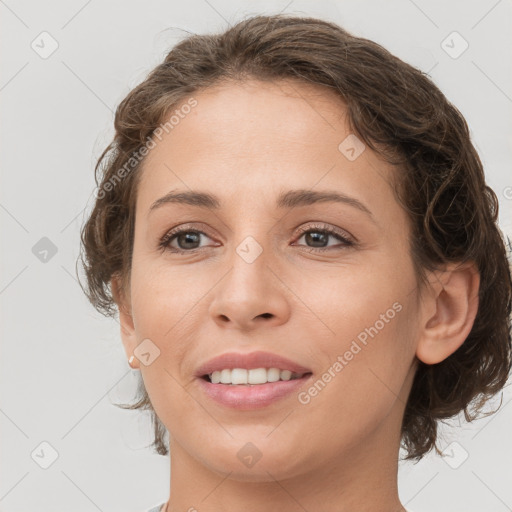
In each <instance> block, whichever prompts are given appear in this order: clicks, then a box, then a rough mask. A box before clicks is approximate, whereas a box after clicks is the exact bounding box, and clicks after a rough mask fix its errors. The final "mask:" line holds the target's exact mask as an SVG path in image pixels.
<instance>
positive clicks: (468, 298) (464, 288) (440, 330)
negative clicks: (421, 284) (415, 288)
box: [416, 262, 480, 364]
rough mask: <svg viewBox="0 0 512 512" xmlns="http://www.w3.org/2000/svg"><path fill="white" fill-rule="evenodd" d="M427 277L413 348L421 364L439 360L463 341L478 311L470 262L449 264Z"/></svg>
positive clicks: (475, 272)
mask: <svg viewBox="0 0 512 512" xmlns="http://www.w3.org/2000/svg"><path fill="white" fill-rule="evenodd" d="M431 277H432V279H431V280H430V283H431V285H432V286H431V288H430V290H429V292H428V293H426V294H425V297H426V298H425V299H424V301H423V311H424V313H423V319H422V325H420V329H421V332H420V337H419V340H418V344H417V348H416V356H417V357H418V359H419V360H420V361H422V362H424V363H425V364H436V363H439V362H441V361H443V360H444V359H446V358H447V357H448V356H450V355H451V354H453V353H454V352H455V351H456V350H457V349H458V348H459V347H460V346H461V345H462V344H463V343H464V341H465V340H466V338H467V336H468V335H469V333H470V331H471V329H472V327H473V323H474V321H475V317H476V314H477V311H478V290H479V287H480V275H479V272H478V269H477V267H476V265H475V264H474V263H473V262H470V263H465V264H450V265H448V266H447V268H446V269H444V270H443V271H436V272H434V273H433V275H432V276H431Z"/></svg>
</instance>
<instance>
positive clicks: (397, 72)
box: [80, 14, 512, 460]
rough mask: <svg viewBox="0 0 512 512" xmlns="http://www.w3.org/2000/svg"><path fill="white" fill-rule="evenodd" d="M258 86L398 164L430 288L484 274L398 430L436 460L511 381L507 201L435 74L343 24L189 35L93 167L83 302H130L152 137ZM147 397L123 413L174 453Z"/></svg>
mask: <svg viewBox="0 0 512 512" xmlns="http://www.w3.org/2000/svg"><path fill="white" fill-rule="evenodd" d="M250 78H256V79H258V80H268V81H279V80H283V79H285V80H289V79H292V80H296V81H298V82H302V83H308V84H311V83H312V84H316V85H318V86H323V87H326V88H328V89H329V90H330V91H334V92H335V93H337V94H338V95H339V97H341V98H342V99H343V101H344V102H345V104H346V106H347V112H348V122H349V125H350V128H351V129H352V131H353V132H354V133H356V134H357V135H358V136H359V137H360V138H361V139H362V140H363V141H364V142H365V143H366V144H367V145H368V146H369V147H370V148H371V149H373V150H374V151H376V152H378V153H379V154H380V155H382V156H383V157H385V158H386V160H387V161H389V162H390V163H393V164H398V165H399V172H398V171H397V172H396V176H394V178H393V179H394V193H395V195H396V198H397V201H399V203H400V204H401V205H402V206H403V208H404V210H405V211H406V212H407V214H408V218H409V221H410V225H411V231H412V238H411V242H410V244H411V246H410V251H411V257H412V260H413V263H414V268H415V272H416V276H417V278H418V282H419V283H420V284H421V287H420V289H422V288H423V286H424V285H425V284H426V275H427V271H430V270H435V269H437V268H440V267H441V266H442V265H443V264H446V263H448V262H461V263H464V262H467V261H471V262H473V263H475V264H476V266H477V268H478V271H479V274H480V288H479V307H478V312H477V315H476V318H475V321H474V324H473V327H472V329H471V332H470V333H469V335H468V336H467V338H466V340H465V341H464V343H463V344H462V345H461V346H460V347H459V348H458V349H457V350H456V351H455V352H454V353H453V354H451V355H450V356H449V357H447V358H446V359H445V360H444V361H441V362H439V363H437V364H432V365H428V364H424V363H423V362H421V361H419V364H418V367H417V370H416V373H415V376H414V381H413V384H412V388H411V391H410V394H409V397H408V401H407V404H406V408H405V412H404V417H403V422H402V429H401V446H402V447H403V448H405V449H406V452H407V456H406V457H405V459H415V460H420V459H421V458H422V457H423V456H424V455H425V454H426V453H428V452H429V451H430V450H431V449H432V448H433V447H435V449H436V451H437V452H438V453H440V451H439V449H438V447H437V445H436V438H437V426H438V425H437V422H438V420H442V419H446V418H450V417H452V416H455V415H456V414H458V413H459V412H461V411H464V414H465V418H466V420H467V421H472V420H473V419H475V418H476V416H477V413H478V412H479V411H480V409H481V408H482V406H483V405H484V404H485V402H486V401H487V400H488V399H489V398H490V397H492V396H493V395H495V394H496V393H498V392H499V391H500V390H501V389H502V388H503V387H504V386H505V384H506V382H507V379H508V377H509V374H510V369H511V351H512V347H511V314H510V313H511V290H512V281H511V270H510V263H509V261H508V259H507V250H506V243H505V239H504V236H503V234H502V233H501V231H500V230H499V228H498V225H497V219H498V200H497V197H496V194H495V193H494V192H493V190H492V189H491V188H490V187H489V186H487V185H486V183H485V176H484V171H483V167H482V163H481V160H480V158H479V156H478V154H477V152H476V150H475V148H474V146H473V144H472V142H471V140H470V134H469V130H468V126H467V123H466V121H465V119H464V117H463V116H462V114H461V113H460V112H459V111H458V110H457V108H456V107H455V106H453V105H452V104H451V103H450V102H449V101H448V100H447V99H446V97H445V96H444V95H443V94H442V92H441V91H440V90H439V89H438V88H437V87H436V85H435V84H434V83H433V82H432V81H431V80H430V78H428V76H427V75H426V73H424V72H422V71H420V70H419V69H417V68H415V67H413V66H411V65H409V64H407V63H405V62H403V61H402V60H400V59H399V58H397V57H396V56H394V55H392V54H391V53H390V52H388V51H387V50H386V49H384V48H383V47H382V46H380V45H379V44H377V43H375V42H373V41H371V40H368V39H364V38H360V37H355V36H353V35H351V34H350V33H348V32H347V31H346V30H344V29H343V28H341V27H339V26H338V25H336V24H334V23H331V22H327V21H323V20H320V19H315V18H308V17H297V16H288V15H286V14H279V15H272V16H253V17H249V18H247V19H245V20H243V21H240V22H239V23H238V24H236V25H235V26H233V27H231V28H229V29H228V30H227V31H225V32H223V33H220V34H214V35H191V36H187V37H186V38H185V39H183V40H182V41H180V42H179V43H178V44H177V45H175V46H174V48H172V49H171V51H170V52H169V53H168V54H167V55H166V57H165V59H164V61H163V62H162V63H161V64H159V65H158V66H156V68H154V69H153V70H152V71H151V72H150V73H149V74H148V76H147V78H146V79H145V80H144V81H143V82H142V83H141V84H139V85H138V86H137V87H135V88H134V89H133V90H132V91H131V92H130V93H129V94H128V95H127V96H126V98H124V99H123V100H122V101H121V103H120V104H119V106H118V108H117V110H116V114H115V136H114V139H113V141H112V142H111V143H110V144H109V145H108V146H107V148H106V149H105V151H104V152H103V153H102V155H101V156H100V158H99V160H98V162H97V164H96V168H95V179H96V184H97V186H98V188H97V189H96V190H97V193H96V194H95V196H96V197H95V204H94V207H93V209H92V212H91V213H90V216H89V218H88V219H87V220H86V222H85V224H84V225H83V226H82V230H81V242H82V247H81V249H82V250H81V254H80V260H81V262H82V264H83V266H84V269H85V273H86V278H87V283H86V285H85V286H84V285H82V288H83V290H84V292H85V293H86V295H87V297H88V299H89V300H90V302H91V303H92V304H93V305H94V306H95V307H96V308H97V309H98V311H100V312H101V313H103V314H105V315H107V316H114V315H115V313H116V303H115V301H114V298H113V296H112V290H111V286H110V281H111V279H112V278H113V277H114V276H119V277H121V278H122V287H121V290H122V289H123V287H124V286H125V283H126V282H127V281H126V278H127V276H128V277H129V274H130V270H131V255H132V250H133V239H134V217H135V214H134V208H135V199H136V194H137V184H138V179H139V176H140V174H141V171H140V169H141V167H142V163H143V162H144V158H140V154H141V152H142V153H143V148H144V146H145V145H146V144H147V143H148V141H150V140H151V139H152V137H154V134H155V130H156V129H157V128H158V127H159V126H160V125H161V124H162V123H163V122H164V121H165V120H166V119H168V118H169V115H170V114H171V113H172V111H173V109H176V107H178V106H179V105H180V104H183V103H185V102H186V101H187V99H189V98H190V95H191V94H193V93H194V92H198V91H200V90H202V89H205V88H207V87H210V86H213V85H215V84H218V83H222V82H228V81H244V80H246V79H250ZM141 150H142V151H141ZM134 155H137V158H134ZM128 162H130V169H129V171H127V172H125V173H124V175H123V176H122V179H119V174H120V173H119V171H120V170H121V169H125V170H126V165H127V163H128ZM116 178H117V181H118V183H114V181H113V180H115V179H116ZM109 184H110V186H109ZM98 191H99V192H98ZM138 392H139V396H138V397H137V398H138V402H137V403H135V404H131V405H127V404H124V405H121V407H124V408H130V409H138V408H142V409H147V410H149V411H151V413H152V421H153V427H154V435H155V439H154V442H153V444H152V446H154V447H155V450H156V452H157V453H159V454H162V455H166V454H167V453H168V445H167V444H165V443H164V435H165V434H166V433H167V431H166V428H165V427H164V425H163V424H162V423H161V422H160V420H159V418H158V416H157V415H156V413H155V411H154V409H153V407H152V405H151V401H150V399H149V396H148V394H147V392H146V389H145V387H144V384H143V383H142V380H141V381H140V384H139V390H138ZM117 405H119V404H117ZM470 406H474V411H473V412H474V414H473V415H472V414H471V412H470Z"/></svg>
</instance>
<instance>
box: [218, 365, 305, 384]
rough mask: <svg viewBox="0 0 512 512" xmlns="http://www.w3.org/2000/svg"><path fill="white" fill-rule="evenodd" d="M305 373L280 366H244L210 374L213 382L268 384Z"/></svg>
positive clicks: (296, 377) (298, 376) (291, 378)
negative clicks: (247, 367) (247, 368)
mask: <svg viewBox="0 0 512 512" xmlns="http://www.w3.org/2000/svg"><path fill="white" fill-rule="evenodd" d="M302 375H304V374H298V373H292V372H291V371H290V370H280V369H279V368H269V369H266V368H255V369H252V370H246V369H244V368H233V369H232V370H230V369H225V370H220V371H215V372H213V373H210V374H209V377H210V381H211V382H212V383H213V384H219V383H220V384H232V385H235V386H236V385H239V384H266V383H267V382H277V381H278V380H293V379H298V378H300V377H302Z"/></svg>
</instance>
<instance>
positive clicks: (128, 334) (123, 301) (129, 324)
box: [110, 275, 139, 368]
mask: <svg viewBox="0 0 512 512" xmlns="http://www.w3.org/2000/svg"><path fill="white" fill-rule="evenodd" d="M110 288H111V290H112V297H113V298H114V301H115V303H116V304H117V308H118V310H119V324H120V326H121V339H122V342H123V346H124V350H125V353H126V358H127V359H130V357H131V356H133V355H134V353H133V352H134V350H135V348H136V347H137V340H136V336H135V327H134V323H133V317H132V312H131V303H130V296H129V293H127V292H126V290H124V287H123V282H122V279H121V277H120V276H118V275H116V276H113V277H112V279H111V280H110ZM132 366H133V367H134V368H139V360H138V359H137V357H135V358H134V359H133V362H132Z"/></svg>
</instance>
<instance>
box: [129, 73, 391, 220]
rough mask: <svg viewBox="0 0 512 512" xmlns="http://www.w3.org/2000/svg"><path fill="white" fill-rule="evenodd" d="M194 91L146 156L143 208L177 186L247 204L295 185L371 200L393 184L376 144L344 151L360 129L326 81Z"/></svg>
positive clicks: (232, 85) (225, 85)
mask: <svg viewBox="0 0 512 512" xmlns="http://www.w3.org/2000/svg"><path fill="white" fill-rule="evenodd" d="M191 97H192V98H194V100H195V101H196V102H197V104H196V105H195V106H194V107H193V108H191V109H190V110H189V111H188V109H187V111H188V113H187V114H185V115H181V116H180V117H179V122H178V123H176V124H174V125H173V128H172V129H171V130H169V133H164V134H163V136H162V137H161V141H159V140H157V139H155V141H156V143H157V144H156V147H154V148H153V149H152V150H151V151H150V153H149V154H148V156H147V157H146V160H145V162H144V165H143V172H142V177H141V182H140V185H139V192H138V199H137V205H138V206H137V208H138V209H139V208H140V209H144V210H147V209H149V207H150V204H151V203H152V202H153V201H154V200H155V199H157V198H159V197H160V196H162V195H163V194H165V193H166V192H168V191H169V190H171V189H180V190H187V189H202V190H204V189H208V190H210V191H212V192H214V193H215V194H216V195H218V196H220V197H230V198H237V199H238V200H239V201H240V202H241V203H244V204H245V205H246V206H248V205H249V203H248V201H255V200H256V199H257V198H258V197H260V198H263V197H264V196H265V197H268V196H277V195H278V193H279V191H282V190H284V189H291V188H295V189H297V188H304V189H312V188H314V187H315V186H318V188H322V189H326V188H328V189H329V188H331V189H335V190H337V191H340V192H344V193H350V194H353V195H358V196H359V197H360V198H361V199H363V200H364V199H366V200H367V201H370V199H371V192H372V191H373V190H375V186H384V185H385V186H387V187H388V188H389V185H388V184H387V180H389V173H390V172H392V170H391V169H390V166H389V165H388V164H386V163H385V162H384V161H382V160H381V159H380V158H379V157H378V156H377V155H376V154H375V153H373V152H372V151H370V149H369V148H365V150H364V151H363V152H362V153H361V155H360V156H359V157H358V158H357V159H355V160H352V161H351V160H349V159H347V157H346V156H345V155H344V154H343V153H342V152H341V151H340V149H339V146H340V144H341V143H342V142H343V141H345V140H346V139H347V137H349V136H350V137H354V134H351V132H350V129H349V126H348V122H347V118H346V106H345V103H344V102H343V100H342V99H341V98H340V97H339V96H338V95H337V94H335V93H334V92H333V91H331V90H329V89H328V88H327V87H323V86H317V85H312V84H304V83H301V82H296V81H280V82H261V81H257V80H253V81H247V82H243V83H239V82H236V83H223V84H220V85H217V86H214V87H212V88H209V89H206V90H200V91H198V92H196V93H194V94H192V95H191ZM187 99H188V98H186V99H185V101H187ZM177 109H178V110H179V106H178V107H177ZM176 119H177V118H176ZM389 192H391V191H389ZM388 200H389V198H388Z"/></svg>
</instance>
